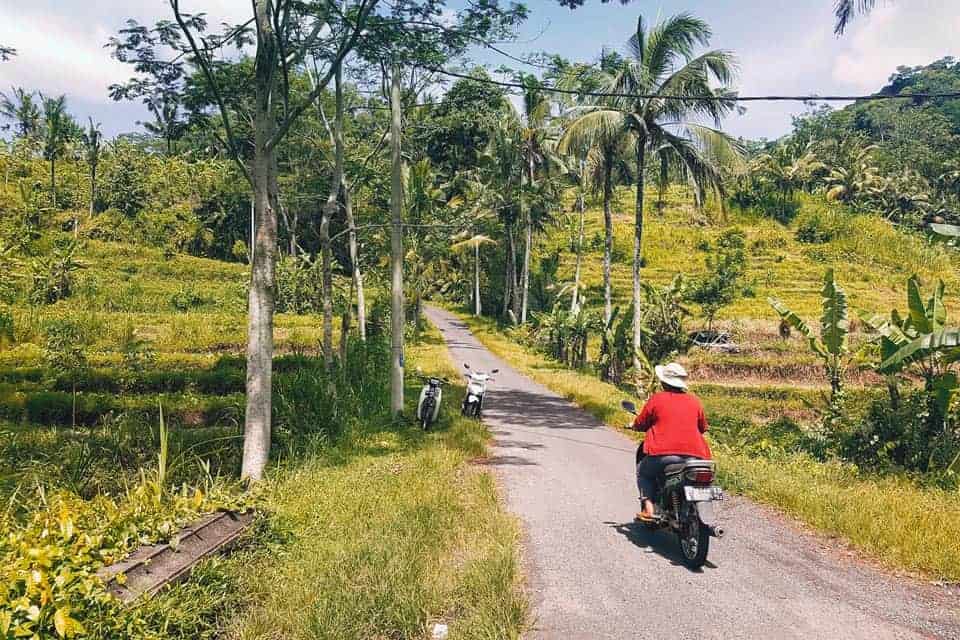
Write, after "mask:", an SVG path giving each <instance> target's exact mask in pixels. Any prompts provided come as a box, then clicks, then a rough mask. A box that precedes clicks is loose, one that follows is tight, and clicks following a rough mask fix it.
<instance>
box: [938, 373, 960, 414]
mask: <svg viewBox="0 0 960 640" xmlns="http://www.w3.org/2000/svg"><path fill="white" fill-rule="evenodd" d="M958 387H960V381H958V380H957V374H956V373H953V372H952V371H951V372H948V373H945V374H943V375H942V376H939V377H937V378H935V379H934V380H933V392H934V394H935V395H936V402H937V408H938V409H940V415H944V416H945V415H947V411H948V410H949V409H950V401H951V400H953V394H955V393H956V392H957V388H958Z"/></svg>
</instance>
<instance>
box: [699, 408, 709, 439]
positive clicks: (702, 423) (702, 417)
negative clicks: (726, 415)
mask: <svg viewBox="0 0 960 640" xmlns="http://www.w3.org/2000/svg"><path fill="white" fill-rule="evenodd" d="M709 428H710V425H708V424H707V414H706V413H704V411H703V405H701V406H700V414H699V415H698V416H697V429H699V430H700V433H706V432H707V429H709Z"/></svg>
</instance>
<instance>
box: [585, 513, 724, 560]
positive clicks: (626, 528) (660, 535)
mask: <svg viewBox="0 0 960 640" xmlns="http://www.w3.org/2000/svg"><path fill="white" fill-rule="evenodd" d="M603 524H605V525H607V526H608V527H610V528H611V529H613V530H614V531H616V532H617V533H619V534H620V535H622V536H623V537H624V538H626V539H627V540H629V541H630V542H632V543H633V544H635V545H636V546H638V547H640V548H641V549H643V550H644V551H646V552H648V553H655V554H657V555H658V556H660V557H661V558H663V559H665V560H667V561H669V562H670V564H671V565H673V566H675V567H683V568H684V569H686V570H687V571H689V572H690V573H703V569H691V568H690V567H688V566H687V564H686V563H685V562H684V561H683V554H682V552H681V551H680V542H679V540H677V536H675V535H674V534H673V533H671V532H670V531H668V530H666V529H658V530H655V531H654V530H651V529H648V528H647V527H646V526H645V525H643V524H641V523H639V522H637V521H636V520H631V521H630V522H622V523H619V522H609V521H608V522H604V523H603ZM703 566H704V567H706V568H708V569H717V568H718V567H717V565H715V564H714V563H712V562H710V561H709V560H707V562H706V564H704V565H703Z"/></svg>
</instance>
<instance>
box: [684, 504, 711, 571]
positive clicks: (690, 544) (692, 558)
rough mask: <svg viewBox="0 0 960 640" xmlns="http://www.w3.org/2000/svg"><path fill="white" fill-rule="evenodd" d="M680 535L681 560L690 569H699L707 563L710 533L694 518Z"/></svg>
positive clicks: (698, 519)
mask: <svg viewBox="0 0 960 640" xmlns="http://www.w3.org/2000/svg"><path fill="white" fill-rule="evenodd" d="M684 529H685V531H683V532H681V533H680V549H681V551H683V560H684V562H685V563H686V565H687V566H688V567H690V568H691V569H699V568H700V567H702V566H703V565H704V564H706V562H707V553H708V552H709V551H710V531H709V530H708V529H707V527H706V526H705V525H704V524H703V523H702V522H700V518H698V517H696V516H694V517H693V518H691V519H690V521H689V522H688V523H687V525H686V526H685V527H684Z"/></svg>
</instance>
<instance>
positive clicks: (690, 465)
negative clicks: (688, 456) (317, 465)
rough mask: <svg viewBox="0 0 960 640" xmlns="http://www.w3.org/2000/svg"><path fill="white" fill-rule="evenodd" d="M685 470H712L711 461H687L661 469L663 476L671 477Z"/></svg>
mask: <svg viewBox="0 0 960 640" xmlns="http://www.w3.org/2000/svg"><path fill="white" fill-rule="evenodd" d="M687 469H713V461H712V460H687V461H686V462H678V463H676V464H668V465H667V466H666V467H664V468H663V473H664V475H667V476H672V475H674V474H677V473H682V472H684V471H686V470H687Z"/></svg>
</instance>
